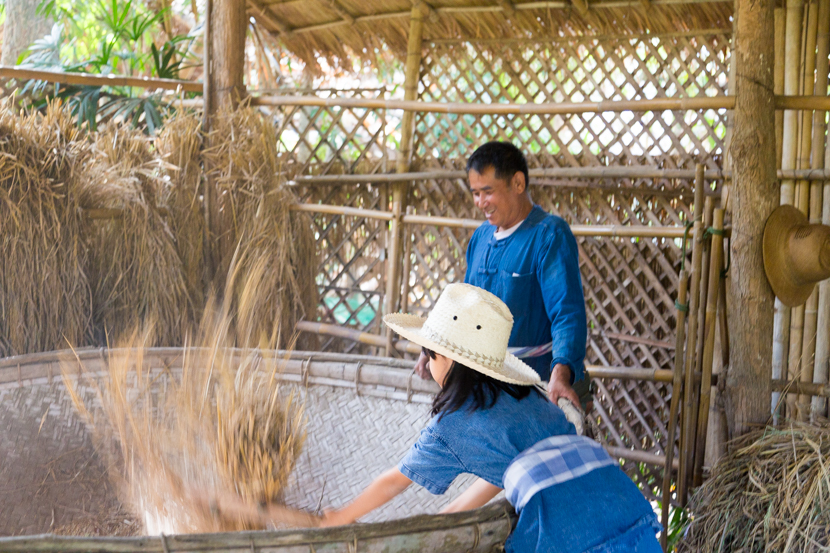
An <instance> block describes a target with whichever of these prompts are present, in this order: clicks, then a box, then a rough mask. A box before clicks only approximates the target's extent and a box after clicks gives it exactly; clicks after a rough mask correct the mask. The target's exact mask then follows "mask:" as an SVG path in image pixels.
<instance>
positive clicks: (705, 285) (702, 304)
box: [695, 196, 715, 374]
mask: <svg viewBox="0 0 830 553" xmlns="http://www.w3.org/2000/svg"><path fill="white" fill-rule="evenodd" d="M703 205H704V207H703V228H704V230H708V229H709V228H711V227H712V217H713V213H714V211H715V199H714V198H713V197H712V196H708V197H707V198H706V200H705V201H704V204H703ZM702 246H703V260H702V261H701V265H700V292H699V295H700V299H699V300H698V308H699V309H698V310H699V311H700V313H698V321H700V322H701V324H699V325H698V326H697V341H696V342H695V344H696V346H695V347H696V348H697V356H698V357H697V364H696V365H695V373H696V374H700V370H701V363H702V362H703V357H702V355H701V353H702V352H703V341H704V339H705V337H706V332H707V330H706V325H705V324H702V323H704V322H705V321H706V301H707V298H708V297H709V263H710V261H711V251H712V241H711V240H710V239H709V233H708V232H704V233H703V244H702Z"/></svg>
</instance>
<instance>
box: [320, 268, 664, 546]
mask: <svg viewBox="0 0 830 553" xmlns="http://www.w3.org/2000/svg"><path fill="white" fill-rule="evenodd" d="M384 322H385V323H386V324H387V325H388V326H389V327H390V328H392V329H393V330H394V331H395V332H397V333H398V334H400V335H401V336H403V337H404V338H407V339H408V340H411V341H412V342H414V343H416V344H418V345H420V346H422V347H423V348H424V352H425V353H426V354H427V355H428V356H429V370H430V372H431V373H432V376H433V378H434V379H435V381H436V382H437V383H438V385H439V386H440V387H441V391H440V392H439V393H438V394H437V395H436V396H435V400H434V401H433V404H432V414H433V418H432V420H430V422H429V423H428V424H427V427H426V428H425V429H424V430H423V431H422V432H421V436H420V438H419V439H418V441H417V442H416V443H415V444H414V445H413V446H412V448H411V449H410V450H409V452H408V453H407V454H406V456H405V457H404V458H403V460H402V461H401V462H400V464H398V466H397V467H394V468H392V469H390V470H388V471H386V472H385V473H383V474H382V475H381V476H379V477H378V478H376V479H375V481H374V482H372V483H371V484H370V485H369V486H368V487H367V488H366V489H365V490H364V491H363V492H362V493H361V494H360V495H359V496H358V497H357V498H356V499H355V500H354V501H352V503H350V504H349V505H347V506H345V507H343V508H342V509H340V510H336V511H328V512H326V515H325V518H324V522H323V525H324V526H336V525H340V524H349V523H351V522H354V521H355V520H357V519H358V518H360V517H362V516H363V515H365V514H366V513H368V512H370V511H372V510H374V509H376V508H377V507H380V506H381V505H383V504H384V503H386V502H387V501H389V500H390V499H392V498H393V497H395V496H396V495H398V494H399V493H401V492H402V491H403V490H405V489H406V488H407V487H408V486H409V484H411V483H412V482H416V483H418V484H420V485H422V486H424V487H425V488H426V489H428V490H429V491H430V492H432V493H434V494H442V493H444V492H446V490H447V488H449V486H450V484H451V483H452V481H453V480H454V479H455V478H456V476H458V475H460V474H462V473H472V474H475V475H476V476H478V477H479V480H477V481H476V482H475V483H474V484H473V485H471V486H470V487H469V488H468V489H467V490H466V491H465V492H464V493H463V494H461V495H460V496H459V497H458V498H457V499H455V500H454V501H453V502H452V503H450V504H449V505H448V506H447V507H446V508H445V509H444V510H443V512H456V511H464V510H468V509H474V508H476V507H480V506H482V505H484V504H485V503H487V502H488V501H490V500H491V499H492V498H493V497H495V496H496V494H498V493H499V492H500V491H501V489H502V488H504V489H505V494H506V496H507V499H508V500H509V501H510V502H511V504H512V505H513V506H514V507H515V509H516V511H517V512H518V513H519V520H518V523H517V525H516V528H515V530H514V531H513V533H512V534H511V536H510V537H509V538H508V540H507V543H506V544H505V549H506V551H508V552H513V551H515V552H525V551H550V552H568V553H571V552H573V553H579V552H586V551H590V552H591V553H603V552H607V553H611V552H623V551H625V552H635V553H652V552H653V553H657V552H661V551H662V550H661V548H660V545H659V543H658V542H657V539H656V538H655V532H656V531H659V530H660V526H659V524H658V523H657V518H656V516H655V515H654V512H653V511H652V509H651V506H650V505H649V503H648V502H647V501H646V500H645V498H644V497H643V496H642V494H640V491H639V490H638V489H637V487H636V486H635V485H634V483H633V482H632V481H631V480H630V479H629V478H628V477H627V476H626V475H625V473H623V472H622V470H620V468H619V464H618V463H617V462H616V461H614V460H613V459H611V458H610V457H609V456H608V454H607V453H606V452H605V450H604V449H603V448H602V447H601V446H600V445H599V444H598V443H596V442H594V441H592V440H590V439H588V438H586V437H583V436H578V435H576V434H575V431H574V426H573V425H572V424H571V423H570V422H568V420H567V419H566V417H565V415H564V413H563V412H562V410H561V409H560V408H559V407H557V406H556V405H554V404H553V403H551V402H550V401H549V400H548V399H547V398H546V397H545V396H544V395H543V394H542V393H540V392H538V391H537V389H536V388H535V387H534V386H533V385H534V384H537V383H539V376H538V375H537V374H536V373H535V372H534V371H533V370H532V369H531V368H530V367H528V366H527V365H525V364H524V363H523V362H522V361H520V360H519V359H517V358H516V357H514V356H512V355H510V354H509V353H507V340H508V338H509V336H510V330H511V328H512V326H513V316H512V315H511V314H510V311H509V310H508V308H507V306H506V305H505V304H504V303H503V302H502V301H501V300H500V299H498V298H497V297H496V296H494V295H493V294H491V293H489V292H487V291H485V290H482V289H481V288H476V287H475V286H471V285H469V284H451V285H449V286H447V287H446V288H445V289H444V291H443V293H442V294H441V297H440V298H438V301H437V302H436V303H435V307H434V308H433V310H432V311H431V312H430V314H429V317H428V318H427V319H426V320H424V319H421V318H420V317H417V316H415V315H406V314H402V313H398V314H391V315H387V316H386V317H384Z"/></svg>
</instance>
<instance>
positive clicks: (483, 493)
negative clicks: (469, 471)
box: [441, 478, 501, 513]
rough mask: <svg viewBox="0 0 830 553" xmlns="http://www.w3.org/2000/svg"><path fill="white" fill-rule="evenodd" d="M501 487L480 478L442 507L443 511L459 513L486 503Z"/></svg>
mask: <svg viewBox="0 0 830 553" xmlns="http://www.w3.org/2000/svg"><path fill="white" fill-rule="evenodd" d="M500 491H501V488H499V487H498V486H494V485H493V484H491V483H490V482H488V481H486V480H483V479H481V478H479V479H478V480H476V481H475V482H473V483H472V484H470V487H469V488H467V489H466V490H464V493H462V494H461V495H459V496H458V497H456V498H455V499H454V500H453V501H452V502H451V503H450V504H449V505H447V506H446V507H444V508H443V509H441V512H442V513H458V512H460V511H469V510H471V509H477V508H479V507H481V506H483V505H486V504H487V502H488V501H490V500H491V499H493V498H494V497H496V496H497V495H498V494H499V492H500Z"/></svg>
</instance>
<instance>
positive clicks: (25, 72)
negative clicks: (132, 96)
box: [0, 66, 204, 92]
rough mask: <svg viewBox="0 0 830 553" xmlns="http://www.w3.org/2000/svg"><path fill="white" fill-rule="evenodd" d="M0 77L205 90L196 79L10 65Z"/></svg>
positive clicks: (82, 84) (96, 84) (158, 88)
mask: <svg viewBox="0 0 830 553" xmlns="http://www.w3.org/2000/svg"><path fill="white" fill-rule="evenodd" d="M0 77H2V78H6V79H17V80H38V81H46V82H49V83H63V84H73V85H80V86H131V87H136V88H147V89H151V90H183V91H185V92H203V90H204V85H203V83H199V82H195V81H181V80H176V79H153V78H150V77H131V76H129V75H86V74H84V73H64V72H61V71H44V70H40V69H23V68H20V67H8V66H0Z"/></svg>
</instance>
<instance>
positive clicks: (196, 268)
mask: <svg viewBox="0 0 830 553" xmlns="http://www.w3.org/2000/svg"><path fill="white" fill-rule="evenodd" d="M201 126H202V123H201V120H200V118H199V117H198V115H196V114H195V113H192V112H187V111H177V112H175V114H174V115H173V116H172V117H170V118H169V119H167V120H166V121H165V122H164V127H162V129H161V132H160V133H159V136H158V138H157V139H156V142H155V145H156V151H157V152H158V155H159V157H160V158H161V160H162V161H163V162H164V166H165V168H166V170H167V171H166V172H167V174H168V177H169V179H170V186H168V187H167V188H165V191H166V195H165V197H163V198H162V199H161V201H162V204H163V205H165V206H167V211H168V217H167V221H168V224H169V225H170V230H171V231H172V233H173V236H174V237H175V241H176V249H177V250H178V252H179V257H180V258H181V260H182V265H183V270H184V274H185V280H186V282H187V286H188V290H189V291H190V295H191V297H192V298H193V301H194V303H195V304H196V305H197V306H199V307H200V308H201V306H202V305H203V304H204V296H205V294H204V290H205V288H206V285H207V282H208V277H207V274H206V271H205V260H204V240H205V236H204V232H205V218H204V214H203V213H202V203H201V197H200V196H201V193H202V164H201V151H200V150H201V147H202V133H201Z"/></svg>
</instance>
